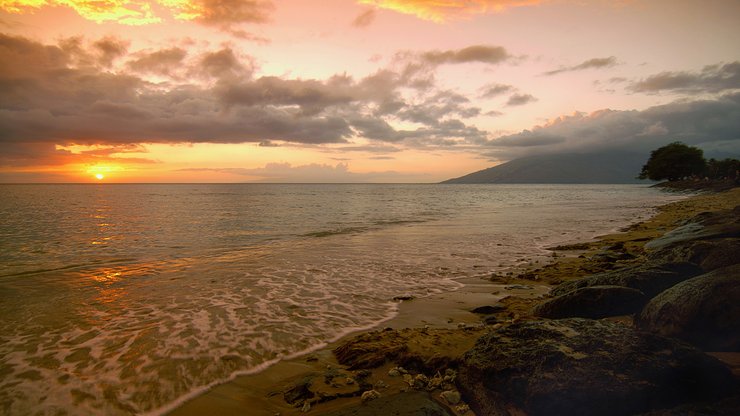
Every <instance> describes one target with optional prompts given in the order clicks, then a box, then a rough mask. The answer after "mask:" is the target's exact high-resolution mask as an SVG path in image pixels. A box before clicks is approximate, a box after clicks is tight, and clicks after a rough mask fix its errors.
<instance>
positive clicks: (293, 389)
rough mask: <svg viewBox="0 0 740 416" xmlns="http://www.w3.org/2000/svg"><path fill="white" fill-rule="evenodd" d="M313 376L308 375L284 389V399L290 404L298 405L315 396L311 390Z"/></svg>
mask: <svg viewBox="0 0 740 416" xmlns="http://www.w3.org/2000/svg"><path fill="white" fill-rule="evenodd" d="M312 382H313V376H308V377H305V378H303V379H301V380H300V381H298V382H296V383H294V384H293V385H291V386H290V387H288V388H287V389H285V391H283V399H284V400H285V401H286V402H287V403H288V404H290V405H294V406H295V405H298V404H300V403H302V402H304V401H306V400H308V399H311V398H313V397H314V393H313V392H312V391H311V383H312Z"/></svg>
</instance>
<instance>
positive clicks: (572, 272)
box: [170, 188, 740, 416]
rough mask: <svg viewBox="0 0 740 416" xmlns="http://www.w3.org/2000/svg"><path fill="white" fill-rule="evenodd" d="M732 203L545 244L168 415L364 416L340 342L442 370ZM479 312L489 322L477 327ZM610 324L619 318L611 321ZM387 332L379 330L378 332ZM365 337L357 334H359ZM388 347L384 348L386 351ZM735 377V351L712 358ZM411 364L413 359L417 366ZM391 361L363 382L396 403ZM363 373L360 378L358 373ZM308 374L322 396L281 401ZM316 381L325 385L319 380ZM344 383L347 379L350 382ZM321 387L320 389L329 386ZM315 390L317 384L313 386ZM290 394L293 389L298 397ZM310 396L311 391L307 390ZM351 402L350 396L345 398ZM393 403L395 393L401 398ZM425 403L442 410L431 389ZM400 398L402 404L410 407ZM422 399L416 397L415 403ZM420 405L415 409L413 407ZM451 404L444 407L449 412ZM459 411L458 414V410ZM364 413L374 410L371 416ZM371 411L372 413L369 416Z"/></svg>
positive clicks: (398, 383) (732, 195)
mask: <svg viewBox="0 0 740 416" xmlns="http://www.w3.org/2000/svg"><path fill="white" fill-rule="evenodd" d="M738 205H740V188H735V189H732V190H730V191H726V192H721V193H706V194H699V195H694V196H691V197H689V198H687V199H684V200H681V201H678V202H674V203H671V204H668V205H665V206H662V207H659V208H658V212H657V213H656V215H655V216H653V217H652V218H650V219H649V220H647V221H644V222H641V223H637V224H633V225H631V226H629V227H628V228H627V229H625V230H624V231H622V232H618V233H614V234H609V235H605V236H601V237H598V238H596V239H595V240H593V241H590V242H584V243H581V244H575V245H570V246H561V247H554V248H552V251H553V261H552V262H551V263H549V264H547V265H545V266H543V267H529V268H523V269H521V270H519V271H518V272H517V273H513V274H511V275H506V276H501V275H491V276H490V278H489V279H480V278H470V279H467V280H465V281H462V283H464V284H465V286H464V287H463V288H461V289H460V290H458V291H455V292H449V293H443V294H438V295H434V296H431V297H427V298H422V299H413V300H407V301H403V302H401V303H400V305H399V310H398V315H397V316H396V317H394V318H393V319H391V320H390V321H387V322H384V323H382V324H380V325H379V327H378V328H376V329H375V330H374V331H365V332H363V333H359V334H358V333H354V334H350V335H348V336H346V337H344V338H342V339H340V340H338V341H336V342H334V343H332V344H331V345H328V346H326V347H324V348H321V349H320V350H318V351H315V352H313V353H311V354H308V355H304V356H300V357H296V358H293V359H290V360H285V361H281V362H279V363H277V364H275V365H273V366H271V367H269V368H268V369H266V370H264V371H262V372H260V373H257V374H254V375H248V376H240V377H237V378H236V379H235V380H233V381H231V382H228V383H225V384H222V385H219V386H216V387H214V388H213V389H211V390H209V391H208V392H206V393H204V394H202V395H200V396H198V397H196V398H194V399H192V400H190V401H188V402H186V403H184V404H183V405H182V406H180V407H179V408H177V409H175V410H174V411H172V412H171V413H170V414H172V415H178V416H181V415H182V416H190V415H203V414H219V415H245V414H248V415H257V416H259V415H270V416H274V415H277V414H280V415H293V414H334V413H333V412H335V411H336V412H338V413H336V414H338V415H339V414H342V415H344V414H346V415H349V414H362V413H361V412H360V411H361V410H362V408H363V407H367V404H360V403H361V399H360V397H359V395H358V394H357V393H358V392H359V386H358V385H357V384H358V381H357V380H358V379H360V377H358V376H357V372H352V371H349V370H347V369H346V367H345V366H342V365H340V364H339V363H338V361H337V358H336V357H335V355H334V353H333V350H334V349H336V348H337V347H340V346H342V345H346V344H347V343H348V342H349V343H352V342H357V343H358V345H360V346H362V344H363V343H365V344H368V345H369V344H373V346H374V347H377V345H383V347H384V348H394V347H396V346H397V345H403V347H404V348H402V350H403V351H402V352H401V353H400V354H397V355H399V356H400V357H401V358H398V357H394V353H388V357H392V358H395V361H399V359H400V360H403V361H405V362H411V363H414V362H417V361H418V362H421V364H420V366H421V367H425V366H426V367H427V368H426V370H427V371H429V370H430V369H434V368H440V369H442V368H443V367H444V365H445V363H451V362H454V361H455V360H457V359H459V357H461V356H462V354H463V353H464V352H465V351H467V350H468V349H470V348H471V347H472V346H473V344H474V343H475V341H476V339H477V338H478V337H479V336H480V335H481V334H482V333H484V331H486V330H487V329H488V328H492V327H496V326H497V325H501V324H505V323H510V322H514V321H519V320H530V319H537V318H534V317H533V316H532V315H531V309H532V306H533V304H534V303H536V302H537V300H539V299H542V298H543V297H544V296H545V295H546V294H547V293H548V292H549V290H550V288H551V287H552V286H553V285H556V284H558V283H560V282H563V281H567V280H572V279H577V278H581V277H584V276H587V275H590V274H593V273H597V272H600V271H604V270H608V269H613V268H615V267H618V266H623V265H629V264H634V263H639V262H642V261H644V257H642V256H643V254H644V252H645V251H644V249H643V246H644V244H645V243H646V242H648V241H650V240H652V239H655V238H657V237H660V236H662V235H663V234H665V233H666V232H667V231H669V230H671V229H673V228H676V227H678V226H680V225H682V223H683V222H685V221H686V220H688V219H690V218H692V217H694V216H695V215H696V214H698V213H701V212H706V211H718V210H723V209H732V208H734V207H735V206H738ZM480 306H496V307H500V306H505V308H499V309H500V310H497V311H495V313H493V314H489V315H481V314H476V313H472V312H471V310H473V309H474V308H477V307H480ZM484 316H486V317H487V318H486V319H488V320H489V321H488V325H486V324H485V323H484V322H483V317H484ZM617 319H618V318H617ZM386 328H387V330H386ZM363 337H364V338H363ZM389 351H390V350H389ZM717 356H718V358H720V359H723V360H724V361H725V362H728V363H730V365H731V366H732V367H733V370H734V371H736V372H737V371H738V364H739V363H738V361H739V360H738V357H737V354H719V355H717ZM415 360H416V361H415ZM396 365H397V363H396V362H391V361H389V362H387V363H385V364H383V365H381V366H380V367H377V368H374V369H372V370H371V371H370V372H369V374H368V375H366V377H364V378H363V379H364V380H366V382H368V383H370V384H372V385H373V386H374V389H376V390H377V391H379V392H380V393H381V395H382V397H383V398H388V397H394V396H397V395H399V394H401V392H404V391H406V390H408V385H407V384H406V383H405V382H404V381H403V379H402V377H399V376H396V377H391V376H389V375H388V372H389V370H390V369H391V368H394V367H395V366H396ZM363 375H364V374H363ZM312 377H313V379H314V380H317V382H315V383H313V386H312V388H314V389H315V390H316V389H317V390H320V393H319V394H318V395H317V396H318V397H323V398H324V399H322V400H326V401H324V402H321V403H317V402H316V400H315V399H314V403H312V406H311V407H310V409H309V408H307V407H306V408H301V406H300V403H301V402H300V401H299V402H297V403H298V407H294V406H292V405H291V404H289V403H287V402H286V401H285V398H286V397H287V396H286V395H284V392H286V391H289V390H290V389H291V387H295V386H300V385H301V382H302V381H305V380H309V379H311V378H312ZM322 379H323V382H322V381H321V380H322ZM348 379H349V380H348ZM327 382H328V383H327ZM316 386H319V387H316ZM298 390H300V389H297V390H296V389H294V390H293V391H294V392H297V393H300V392H299V391H298ZM314 393H316V391H314ZM344 396H350V397H344ZM399 397H400V396H399ZM432 397H434V398H435V400H437V401H438V402H439V404H440V405H443V406H444V405H446V403H444V400H441V399H439V391H436V392H435V393H433V395H432ZM409 400H411V401H413V400H415V399H407V398H406V397H405V396H404V397H403V400H402V401H404V402H405V403H407V404H408V403H409ZM419 400H421V401H422V402H423V401H424V400H425V399H424V398H422V399H419ZM421 404H423V403H420V405H421ZM455 407H456V406H450V405H447V408H448V409H449V410H450V411H451V412H453V413H456V414H472V412H470V411H468V412H459V411H458V412H455ZM461 410H465V409H464V408H463V409H461ZM371 413H372V412H371ZM371 413H370V414H371Z"/></svg>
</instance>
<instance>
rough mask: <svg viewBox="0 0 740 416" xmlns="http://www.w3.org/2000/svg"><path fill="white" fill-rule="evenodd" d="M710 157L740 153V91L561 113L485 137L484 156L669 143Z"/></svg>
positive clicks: (642, 149)
mask: <svg viewBox="0 0 740 416" xmlns="http://www.w3.org/2000/svg"><path fill="white" fill-rule="evenodd" d="M676 140H679V141H682V142H684V143H687V144H690V145H694V146H699V147H701V148H703V149H704V150H705V151H706V152H707V155H708V156H710V157H730V156H732V157H738V155H740V93H734V94H727V95H725V96H722V97H720V98H718V99H716V100H697V101H691V102H683V101H678V102H674V103H670V104H665V105H660V106H655V107H651V108H648V109H646V110H643V111H634V110H633V111H615V110H600V111H597V112H594V113H591V114H584V113H576V114H573V115H569V116H561V117H559V118H557V119H555V120H553V121H550V122H548V123H547V124H545V125H543V126H539V127H536V128H534V129H532V130H524V131H522V132H520V133H516V134H511V135H506V136H502V137H499V138H497V139H493V140H489V141H488V142H487V144H486V145H487V146H489V147H491V149H492V150H490V151H488V152H487V154H488V155H489V156H491V157H495V158H497V159H502V160H509V159H514V158H518V157H522V156H530V155H536V154H548V153H550V154H552V153H573V152H576V153H588V152H596V151H608V150H615V151H617V150H621V151H632V152H643V153H649V151H650V150H653V149H655V148H657V147H660V146H662V145H665V144H667V143H670V142H673V141H676Z"/></svg>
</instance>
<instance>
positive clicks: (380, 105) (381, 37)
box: [0, 0, 740, 183]
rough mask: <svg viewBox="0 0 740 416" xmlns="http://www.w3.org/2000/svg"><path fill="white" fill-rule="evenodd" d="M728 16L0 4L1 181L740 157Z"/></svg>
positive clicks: (427, 172)
mask: <svg viewBox="0 0 740 416" xmlns="http://www.w3.org/2000/svg"><path fill="white" fill-rule="evenodd" d="M739 18H740V1H737V0H701V1H693V0H679V1H676V0H670V1H664V0H613V1H606V0H549V1H548V0H460V1H456V0H321V1H318V0H316V1H312V0H0V182H110V183H115V182H157V183H159V182H438V181H442V180H445V179H449V178H452V177H457V176H461V175H464V174H467V173H470V172H473V171H476V170H480V169H484V168H488V167H491V166H495V165H497V164H500V163H504V162H506V161H508V160H512V159H515V158H519V157H525V156H529V155H541V154H549V153H550V154H554V153H589V152H610V151H617V150H619V151H625V150H626V151H633V152H641V153H644V154H645V157H646V159H647V157H648V156H649V152H650V150H653V149H655V148H657V147H659V146H662V145H664V144H667V143H670V142H673V141H682V142H684V143H687V144H690V145H694V146H698V147H700V148H702V149H703V150H704V152H705V154H706V155H707V156H709V157H717V158H723V157H739V156H740V47H738V45H740V25H738V24H737V22H738V19H739Z"/></svg>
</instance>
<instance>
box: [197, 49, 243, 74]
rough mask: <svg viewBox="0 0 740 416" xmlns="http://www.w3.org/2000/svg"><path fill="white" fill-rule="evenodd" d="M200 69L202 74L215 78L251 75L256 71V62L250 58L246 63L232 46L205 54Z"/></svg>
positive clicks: (201, 59)
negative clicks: (235, 52) (238, 56)
mask: <svg viewBox="0 0 740 416" xmlns="http://www.w3.org/2000/svg"><path fill="white" fill-rule="evenodd" d="M198 69H199V70H200V72H201V74H204V75H207V76H211V77H214V78H224V77H250V76H251V75H252V72H253V71H254V62H253V61H252V60H251V59H250V60H249V61H248V62H246V63H245V62H244V61H243V60H242V59H239V58H237V56H236V55H235V54H234V51H233V50H232V49H231V48H223V49H221V50H219V51H216V52H207V53H205V54H203V56H201V58H200V62H199V68H198Z"/></svg>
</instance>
